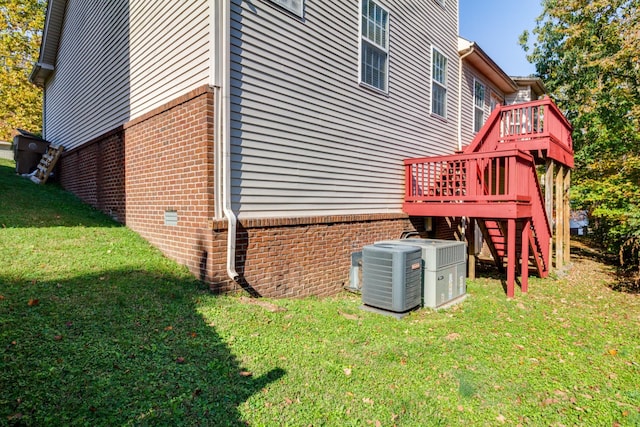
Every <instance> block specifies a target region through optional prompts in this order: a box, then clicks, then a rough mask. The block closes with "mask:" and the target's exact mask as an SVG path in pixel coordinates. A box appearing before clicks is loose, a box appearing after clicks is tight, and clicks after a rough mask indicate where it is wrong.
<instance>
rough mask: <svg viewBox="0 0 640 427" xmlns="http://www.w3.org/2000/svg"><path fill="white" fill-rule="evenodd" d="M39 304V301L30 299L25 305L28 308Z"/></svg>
mask: <svg viewBox="0 0 640 427" xmlns="http://www.w3.org/2000/svg"><path fill="white" fill-rule="evenodd" d="M38 304H40V300H39V299H30V300H29V302H28V303H27V305H28V306H29V307H34V306H36V305H38Z"/></svg>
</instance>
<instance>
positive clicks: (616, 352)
mask: <svg viewBox="0 0 640 427" xmlns="http://www.w3.org/2000/svg"><path fill="white" fill-rule="evenodd" d="M609 354H610V355H611V356H615V355H617V354H618V350H616V349H615V348H612V349H609Z"/></svg>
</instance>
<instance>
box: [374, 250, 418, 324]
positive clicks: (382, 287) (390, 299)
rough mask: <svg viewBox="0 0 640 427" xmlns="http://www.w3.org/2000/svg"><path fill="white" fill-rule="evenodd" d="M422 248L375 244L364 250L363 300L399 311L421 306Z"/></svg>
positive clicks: (385, 308) (377, 306) (379, 307)
mask: <svg viewBox="0 0 640 427" xmlns="http://www.w3.org/2000/svg"><path fill="white" fill-rule="evenodd" d="M421 254H422V253H421V251H420V248H418V247H415V246H407V245H371V246H365V247H364V248H363V250H362V302H363V304H365V306H369V307H374V308H377V309H381V310H387V311H392V312H396V313H402V312H407V311H409V310H412V309H414V308H416V307H419V306H420V301H421V296H422V295H421V294H422V289H421V288H422V258H421Z"/></svg>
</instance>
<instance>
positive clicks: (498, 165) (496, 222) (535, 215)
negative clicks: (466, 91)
mask: <svg viewBox="0 0 640 427" xmlns="http://www.w3.org/2000/svg"><path fill="white" fill-rule="evenodd" d="M571 131H572V129H571V125H570V124H569V122H568V121H567V120H566V119H565V118H564V116H563V115H562V114H561V113H560V111H559V110H558V108H557V107H556V106H555V104H554V103H553V102H552V101H551V100H550V99H549V98H545V99H542V100H538V101H534V102H529V103H523V104H516V105H510V106H502V107H500V108H497V109H496V110H494V111H493V112H492V114H491V116H490V117H489V119H488V120H487V122H486V123H485V125H484V127H483V128H482V129H481V131H480V132H478V134H477V135H476V137H475V138H474V140H473V142H472V143H471V145H469V146H468V147H467V148H466V149H465V150H464V151H463V152H462V153H456V154H454V155H449V156H434V157H423V158H417V159H407V160H405V162H404V163H405V202H404V204H403V210H404V211H405V212H406V213H408V214H409V215H412V216H440V217H444V216H451V217H469V218H476V219H481V220H482V221H483V224H484V226H483V228H484V230H483V234H485V239H486V241H487V243H488V244H489V246H490V249H491V251H492V254H494V258H496V264H497V265H498V266H499V267H502V266H503V265H504V262H505V260H506V262H507V296H508V297H510V298H511V297H513V296H514V288H515V276H516V266H517V262H518V261H520V273H521V275H522V282H521V284H522V291H523V292H527V290H528V273H529V268H528V266H529V260H530V259H531V260H532V261H533V263H534V265H535V267H536V269H537V273H538V275H539V276H540V277H546V276H547V275H548V273H549V266H550V254H549V242H550V239H551V227H550V224H549V222H548V217H547V215H546V212H545V203H544V195H543V194H542V191H541V189H540V183H539V182H538V176H537V173H536V162H539V161H540V160H542V159H546V158H551V159H554V160H556V161H558V162H560V163H561V164H563V165H567V166H570V167H572V166H573V145H572V141H571ZM505 223H506V227H505ZM505 228H506V230H505ZM505 234H506V235H505Z"/></svg>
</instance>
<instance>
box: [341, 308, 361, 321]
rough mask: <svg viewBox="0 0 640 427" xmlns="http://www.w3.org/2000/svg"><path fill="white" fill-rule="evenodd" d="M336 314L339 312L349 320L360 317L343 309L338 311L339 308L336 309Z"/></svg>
mask: <svg viewBox="0 0 640 427" xmlns="http://www.w3.org/2000/svg"><path fill="white" fill-rule="evenodd" d="M338 314H340V315H341V316H342V317H344V318H345V319H349V320H358V319H360V317H358V316H357V315H355V314H349V313H345V312H344V311H340V310H338Z"/></svg>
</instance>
